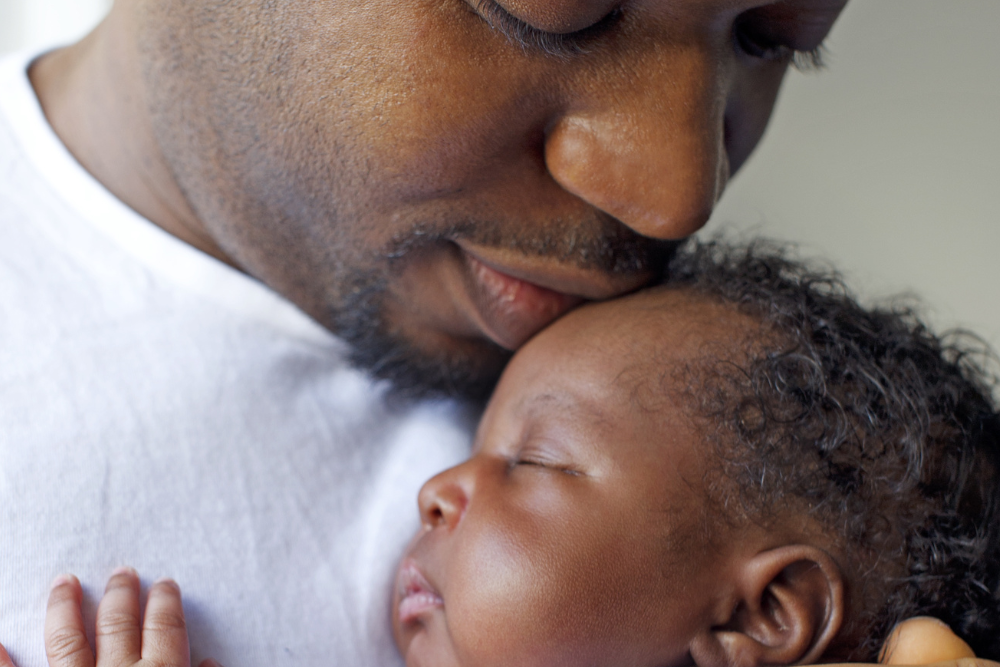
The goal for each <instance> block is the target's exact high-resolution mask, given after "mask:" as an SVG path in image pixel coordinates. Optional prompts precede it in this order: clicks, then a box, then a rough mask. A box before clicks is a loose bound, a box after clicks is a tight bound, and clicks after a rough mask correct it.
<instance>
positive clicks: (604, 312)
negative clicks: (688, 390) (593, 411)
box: [580, 286, 766, 363]
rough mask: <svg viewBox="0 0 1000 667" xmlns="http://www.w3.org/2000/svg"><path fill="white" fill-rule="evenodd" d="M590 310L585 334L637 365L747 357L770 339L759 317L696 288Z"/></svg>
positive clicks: (657, 290) (645, 293) (637, 296)
mask: <svg viewBox="0 0 1000 667" xmlns="http://www.w3.org/2000/svg"><path fill="white" fill-rule="evenodd" d="M589 308H590V310H589V312H587V311H582V312H581V315H583V316H584V318H586V322H585V326H584V327H582V328H581V330H580V333H581V334H582V336H583V337H584V338H586V337H594V338H595V339H598V340H595V341H594V342H595V343H596V344H597V345H599V346H600V345H603V346H605V347H606V348H607V351H608V355H609V356H615V355H621V356H620V357H619V358H620V360H621V361H626V359H628V360H629V361H631V362H632V363H636V362H641V361H642V360H643V359H647V360H649V361H651V362H652V361H659V362H661V363H669V362H679V361H684V360H693V359H696V358H701V357H703V356H704V355H706V354H715V355H721V356H723V357H728V356H730V354H728V353H727V351H728V352H729V353H731V354H733V355H736V354H738V355H742V354H743V353H744V352H745V350H746V348H747V345H748V344H750V343H752V341H754V340H759V339H762V338H763V337H764V336H765V335H766V334H765V330H766V327H765V325H764V323H763V322H762V321H761V320H760V319H759V318H756V317H754V316H752V315H750V314H749V313H746V312H744V311H742V310H740V309H739V308H738V307H737V306H736V305H735V304H730V303H725V302H723V301H721V300H720V299H718V298H717V297H712V296H708V295H705V294H703V293H700V292H698V291H696V290H694V289H692V288H690V287H672V286H659V287H651V288H648V289H645V290H641V291H639V292H636V293H634V294H631V295H629V296H627V297H623V298H620V299H616V300H613V301H607V302H604V303H600V304H595V305H594V306H592V307H589ZM600 339H604V340H600ZM585 344H586V343H585Z"/></svg>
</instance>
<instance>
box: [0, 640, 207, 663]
mask: <svg viewBox="0 0 1000 667" xmlns="http://www.w3.org/2000/svg"><path fill="white" fill-rule="evenodd" d="M201 664H202V667H204V665H205V663H201ZM0 667H14V661H13V660H11V659H10V656H9V655H7V649H5V648H4V647H3V644H0Z"/></svg>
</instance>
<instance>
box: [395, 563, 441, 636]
mask: <svg viewBox="0 0 1000 667" xmlns="http://www.w3.org/2000/svg"><path fill="white" fill-rule="evenodd" d="M396 590H397V592H398V594H399V607H398V612H399V622H400V623H403V624H406V623H409V622H411V621H414V620H416V619H417V617H419V616H420V615H421V614H424V613H425V612H428V611H430V610H432V609H438V608H440V607H443V606H444V600H442V599H441V596H440V595H438V593H437V591H435V590H434V587H433V586H431V584H430V582H428V581H427V579H426V577H424V575H423V574H422V573H421V572H420V569H419V568H418V567H417V564H416V563H415V562H414V561H413V560H412V559H410V558H407V559H406V560H404V561H403V563H402V565H400V566H399V574H398V575H396Z"/></svg>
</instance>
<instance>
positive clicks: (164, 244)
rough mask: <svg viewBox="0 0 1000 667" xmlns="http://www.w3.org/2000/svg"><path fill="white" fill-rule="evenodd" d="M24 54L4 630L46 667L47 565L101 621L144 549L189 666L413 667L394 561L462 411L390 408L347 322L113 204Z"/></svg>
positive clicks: (15, 107) (3, 415) (18, 655)
mask: <svg viewBox="0 0 1000 667" xmlns="http://www.w3.org/2000/svg"><path fill="white" fill-rule="evenodd" d="M30 61H31V55H30V54H22V55H17V56H13V57H8V58H6V59H3V60H0V642H2V643H3V644H5V645H6V646H7V647H8V648H9V650H10V653H11V655H12V657H13V658H14V660H15V661H16V662H17V664H18V665H19V667H43V665H45V664H46V661H45V654H44V650H43V644H42V621H43V618H44V612H45V601H46V598H47V594H48V590H47V588H48V583H49V581H51V579H52V578H53V577H55V576H56V575H57V574H58V573H60V572H65V571H69V572H73V573H75V574H76V575H77V576H79V577H80V580H81V581H82V582H83V586H84V592H85V597H86V603H85V613H86V616H87V618H88V619H91V620H92V619H93V614H94V611H95V608H96V603H97V601H98V600H99V598H100V595H101V592H102V591H103V587H104V583H105V581H106V579H107V577H108V575H109V574H110V572H111V571H112V570H113V569H114V568H115V567H116V566H119V565H123V564H128V565H132V566H134V567H136V568H137V569H138V570H139V572H140V574H141V575H142V576H143V581H144V584H148V583H149V582H151V581H152V580H154V579H156V578H159V577H165V576H170V577H173V578H175V579H176V580H177V581H178V582H179V583H180V585H181V588H182V590H183V592H184V595H185V608H186V612H187V615H188V619H189V625H190V632H191V646H192V654H193V658H194V659H195V660H196V661H199V660H201V659H203V658H206V657H214V658H216V659H218V660H219V661H221V662H222V664H224V665H226V666H227V667H275V666H276V665H285V664H296V665H305V666H309V665H316V666H317V667H318V666H322V667H329V666H331V665H337V666H344V667H363V666H366V665H373V666H378V667H392V666H394V665H399V664H401V661H400V659H399V658H398V656H397V655H396V651H395V648H394V646H393V644H392V639H391V632H390V629H389V613H390V612H389V593H390V586H391V578H392V574H393V571H394V567H395V561H396V559H397V558H398V557H399V554H400V553H401V551H402V549H403V547H404V545H405V543H406V542H407V541H408V540H409V538H410V537H411V535H412V534H413V531H414V530H416V528H417V525H418V518H417V511H416V493H417V491H418V489H419V487H420V484H421V483H422V482H423V481H424V480H426V479H427V478H428V477H429V476H430V475H432V474H433V473H435V472H437V471H438V470H440V469H442V468H444V467H446V466H448V465H451V464H453V463H454V462H456V461H458V460H459V459H460V458H462V457H463V456H464V455H465V454H466V453H467V447H468V428H467V427H468V422H469V420H468V418H467V416H466V415H463V413H462V411H461V410H460V409H459V408H458V407H457V406H454V405H452V404H449V403H446V402H442V403H433V404H425V405H423V406H419V407H416V408H411V409H406V410H403V409H401V408H398V407H397V408H395V409H393V408H390V407H387V406H386V405H385V403H384V401H383V400H382V398H383V390H384V388H385V387H384V386H383V385H379V384H378V383H374V382H372V381H371V380H370V379H368V378H367V377H366V376H365V375H364V374H362V373H360V372H358V371H355V370H352V369H350V368H349V367H348V366H347V364H346V362H345V360H344V350H345V348H344V344H343V343H342V342H341V341H339V340H338V339H337V338H336V337H334V336H332V335H331V334H330V333H329V332H327V331H326V330H325V329H323V328H322V327H320V326H319V325H318V324H317V323H316V322H314V321H313V320H311V319H309V318H308V317H307V316H306V315H304V314H303V313H302V312H301V311H299V310H298V309H297V308H296V307H295V306H293V305H292V304H291V303H290V302H288V301H286V300H284V299H283V298H282V297H280V296H279V295H277V294H276V293H274V292H272V291H271V290H270V289H268V288H267V287H265V286H264V285H262V284H260V283H259V282H257V281H255V280H253V279H252V278H249V277H247V276H246V275H244V274H242V273H240V272H238V271H235V270H233V269H231V268H230V267H228V266H226V265H224V264H222V263H220V262H218V261H216V260H215V259H213V258H211V257H208V256H207V255H204V254H202V253H201V252H199V251H197V250H195V249H193V248H192V247H190V246H188V245H186V244H184V243H182V242H181V241H179V240H177V239H176V238H174V237H172V236H170V235H168V234H167V233H165V232H163V231H162V230H160V229H159V228H158V227H156V226H154V225H153V224H151V223H150V222H149V221H147V220H145V219H143V218H141V217H140V216H138V215H137V214H136V213H135V212H133V211H132V210H131V209H129V208H127V207H126V206H124V205H123V204H122V203H121V202H120V201H118V200H117V199H115V198H114V197H113V196H112V195H111V194H109V193H108V192H107V191H106V190H105V189H104V188H103V187H102V186H101V185H100V184H99V183H97V182H96V181H95V180H94V179H93V178H92V177H91V176H90V175H89V174H88V173H87V172H86V171H84V170H83V169H82V168H81V167H80V166H79V164H78V163H77V162H76V161H75V160H74V159H73V158H72V156H71V155H70V154H69V153H68V152H67V150H66V149H65V148H64V147H63V145H62V144H61V143H60V142H59V140H58V138H57V137H56V136H55V134H54V133H53V132H52V130H51V128H50V127H49V125H48V124H47V123H46V121H45V118H44V116H43V115H42V113H41V110H40V107H39V105H38V101H37V99H36V97H35V95H34V92H33V90H32V88H31V86H30V83H29V82H28V79H27V76H26V69H27V65H28V63H29V62H30ZM196 664H197V663H196Z"/></svg>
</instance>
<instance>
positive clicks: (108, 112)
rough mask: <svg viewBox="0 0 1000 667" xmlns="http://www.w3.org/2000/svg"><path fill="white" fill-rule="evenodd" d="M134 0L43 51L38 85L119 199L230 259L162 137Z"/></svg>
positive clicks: (76, 151) (64, 132)
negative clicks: (84, 32) (187, 191)
mask: <svg viewBox="0 0 1000 667" xmlns="http://www.w3.org/2000/svg"><path fill="white" fill-rule="evenodd" d="M132 11H133V3H129V2H116V3H115V6H114V8H113V9H112V10H111V13H110V14H109V16H108V17H107V18H106V19H105V20H104V22H103V23H101V25H100V26H98V27H97V29H95V30H94V32H92V33H91V34H90V35H88V36H87V37H85V38H84V39H83V40H81V41H80V42H78V43H77V44H74V45H73V46H70V47H67V48H64V49H59V50H57V51H54V52H52V53H49V54H46V55H45V56H43V57H41V58H40V59H39V60H38V61H37V62H36V63H35V64H34V65H32V67H31V70H30V71H29V77H30V79H31V84H32V86H34V89H35V92H36V94H37V95H38V98H39V100H40V102H41V105H42V109H43V110H44V112H45V116H46V118H47V119H48V121H49V123H50V124H51V125H52V128H53V130H54V131H55V133H56V135H57V136H58V137H59V138H60V139H61V140H62V142H63V143H64V144H65V145H66V147H67V148H68V149H69V151H70V153H72V154H73V156H74V157H75V158H76V159H77V160H78V161H79V162H80V164H81V165H82V166H83V168H84V169H86V170H87V171H88V172H90V174H91V175H92V176H93V177H94V178H96V179H97V180H98V181H100V182H101V184H103V185H104V186H105V187H106V188H107V189H108V190H109V191H110V192H111V193H112V194H114V195H115V196H116V197H118V199H120V200H121V201H122V202H124V203H125V204H126V205H128V206H129V207H130V208H132V209H133V210H135V211H136V212H137V213H139V214H140V215H142V216H143V217H145V218H147V219H149V220H151V221H152V222H153V223H155V224H156V225H158V226H160V227H162V228H163V229H164V230H166V231H167V232H169V233H170V234H172V235H174V236H176V237H177V238H179V239H180V240H182V241H184V242H186V243H189V244H190V245H192V246H194V247H196V248H198V249H199V250H202V251H203V252H206V253H208V254H210V255H212V256H213V257H216V258H217V259H220V260H222V261H224V262H227V263H229V264H233V262H232V261H231V260H230V259H229V258H228V257H227V256H226V254H225V253H224V252H223V251H222V250H221V248H219V246H218V245H217V244H216V243H215V241H214V240H213V239H212V237H211V236H210V235H209V234H208V233H207V232H206V230H205V228H204V225H202V223H201V221H200V220H198V217H197V216H196V215H195V212H194V211H193V210H192V208H191V206H190V204H189V203H188V201H187V199H186V198H185V197H184V194H183V192H182V191H181V189H180V187H178V185H177V182H176V180H175V179H174V177H173V174H172V172H171V170H170V167H169V165H168V164H167V162H166V160H165V159H164V157H163V154H162V152H161V150H160V148H159V145H158V143H157V141H156V138H155V134H154V132H153V126H152V122H151V119H150V112H149V109H148V107H147V105H146V99H145V90H144V85H143V77H142V72H141V69H140V67H141V66H140V64H139V56H140V54H139V51H138V47H137V37H136V31H135V26H134V18H133V16H132Z"/></svg>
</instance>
